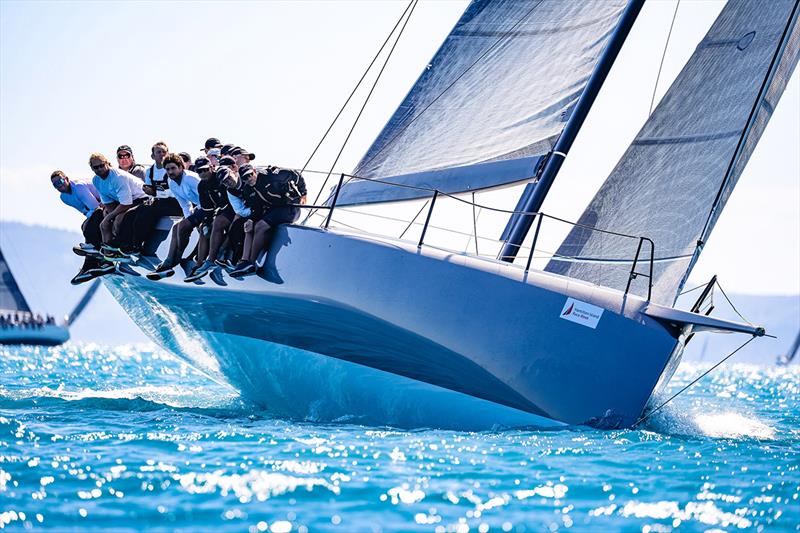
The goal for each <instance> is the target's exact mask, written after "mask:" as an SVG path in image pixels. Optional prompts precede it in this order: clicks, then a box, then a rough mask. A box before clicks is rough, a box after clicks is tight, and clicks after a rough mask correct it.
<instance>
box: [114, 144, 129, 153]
mask: <svg viewBox="0 0 800 533" xmlns="http://www.w3.org/2000/svg"><path fill="white" fill-rule="evenodd" d="M120 152H128V153H129V154H131V155H133V150H131V147H130V146H128V145H127V144H123V145H122V146H120V147H119V148H117V155H119V153H120Z"/></svg>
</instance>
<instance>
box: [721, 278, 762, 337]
mask: <svg viewBox="0 0 800 533" xmlns="http://www.w3.org/2000/svg"><path fill="white" fill-rule="evenodd" d="M716 285H717V287H719V290H720V292H721V293H722V295H723V296H724V297H725V299H726V300H728V305H730V306H731V309H733V310H734V312H735V313H736V314H737V315H739V318H741V319H742V320H744V321H745V322H747V323H748V324H750V325H751V326H752V325H753V323H752V322H750V321H749V320H747V319H746V318H745V317H743V316H742V313H740V312H739V310H738V309H736V306H735V305H733V302H732V301H731V299H730V298H728V295H727V294H725V289H723V288H722V285H720V283H719V280H717V282H716Z"/></svg>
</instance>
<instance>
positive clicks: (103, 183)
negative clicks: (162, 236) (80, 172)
mask: <svg viewBox="0 0 800 533" xmlns="http://www.w3.org/2000/svg"><path fill="white" fill-rule="evenodd" d="M89 166H90V167H91V168H92V170H93V171H94V174H95V176H94V178H92V184H93V185H94V188H95V189H96V190H97V192H98V194H99V195H100V201H101V202H102V203H103V208H104V213H103V215H104V216H103V220H102V221H101V222H100V235H101V239H102V242H103V248H102V250H101V251H102V252H103V255H106V256H107V257H112V258H124V257H126V256H129V255H130V253H131V252H134V251H136V250H137V248H138V246H137V244H138V243H135V242H134V241H133V225H134V224H135V223H136V222H137V221H136V213H134V212H131V211H133V210H135V209H136V208H138V207H139V206H140V205H141V204H142V203H143V202H144V199H145V197H146V195H145V193H144V190H143V185H142V182H141V181H140V180H139V179H137V178H136V177H134V176H132V175H131V174H128V173H127V172H125V171H124V170H119V169H115V168H112V167H111V165H110V164H109V162H108V159H106V156H104V155H103V154H100V153H94V154H92V155H91V156H90V157H89Z"/></svg>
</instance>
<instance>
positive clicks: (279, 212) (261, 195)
mask: <svg viewBox="0 0 800 533" xmlns="http://www.w3.org/2000/svg"><path fill="white" fill-rule="evenodd" d="M248 171H250V172H251V174H250V175H248V177H247V179H246V183H247V184H248V185H249V187H250V188H249V189H248V191H252V193H251V194H255V195H256V196H257V197H258V199H259V200H260V201H261V202H262V206H263V207H262V208H261V212H260V213H259V214H258V215H257V216H256V217H254V218H255V220H254V224H253V227H252V233H253V236H252V242H250V243H249V244H250V246H249V248H248V246H247V245H245V253H246V254H247V256H246V257H243V258H242V261H241V262H240V263H239V264H238V265H237V266H236V268H235V269H234V270H233V271H232V272H231V273H230V274H231V276H234V277H236V276H248V275H251V274H255V273H256V270H257V266H256V260H257V259H258V256H259V254H261V252H262V251H264V250H265V249H266V247H267V232H268V231H269V230H270V229H272V228H274V227H275V226H277V225H279V224H291V223H292V222H294V221H296V220H297V219H298V218H299V217H300V208H299V207H297V206H296V204H301V205H302V204H305V203H306V200H307V190H306V184H305V180H304V179H303V176H301V175H300V173H299V172H296V171H294V170H291V169H285V168H278V167H267V168H266V169H263V170H258V171H255V170H254V169H252V168H251V167H249V165H245V166H243V167H241V168H240V173H247V172H248ZM254 174H255V176H254Z"/></svg>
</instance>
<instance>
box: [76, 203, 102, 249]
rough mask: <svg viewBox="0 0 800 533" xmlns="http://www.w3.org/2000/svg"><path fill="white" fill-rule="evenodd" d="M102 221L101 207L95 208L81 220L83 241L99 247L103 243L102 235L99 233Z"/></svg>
mask: <svg viewBox="0 0 800 533" xmlns="http://www.w3.org/2000/svg"><path fill="white" fill-rule="evenodd" d="M102 221H103V209H102V208H99V207H98V208H97V209H95V210H94V212H92V215H91V216H90V217H89V218H87V219H86V220H84V221H83V224H82V225H81V231H82V232H83V240H84V242H86V243H88V244H91V245H93V246H94V247H95V248H98V249H99V248H100V246H101V245H102V244H103V235H102V233H100V223H101V222H102Z"/></svg>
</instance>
